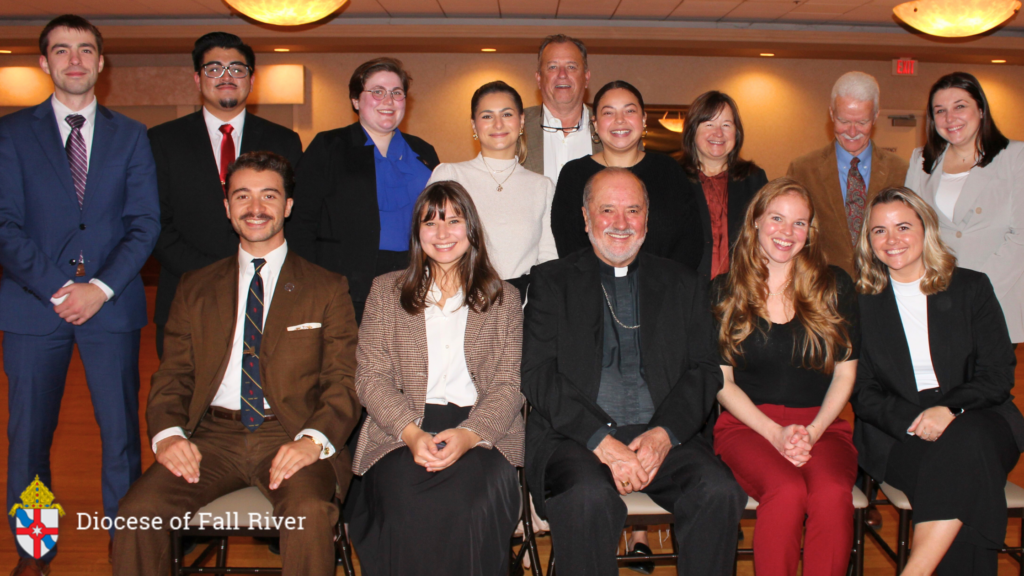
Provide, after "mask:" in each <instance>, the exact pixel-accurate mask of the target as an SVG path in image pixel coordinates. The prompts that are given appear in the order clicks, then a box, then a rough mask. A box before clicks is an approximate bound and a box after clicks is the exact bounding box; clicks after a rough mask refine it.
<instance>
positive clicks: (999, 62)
mask: <svg viewBox="0 0 1024 576" xmlns="http://www.w3.org/2000/svg"><path fill="white" fill-rule="evenodd" d="M992 63H993V64H1006V60H993V61H992Z"/></svg>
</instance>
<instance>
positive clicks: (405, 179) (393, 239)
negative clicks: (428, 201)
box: [363, 128, 431, 252]
mask: <svg viewBox="0 0 1024 576" xmlns="http://www.w3.org/2000/svg"><path fill="white" fill-rule="evenodd" d="M363 132H364V133H365V132H366V129H365V128H363ZM366 145H367V146H373V160H374V166H375V169H376V175H377V209H378V211H379V212H380V245H379V248H380V249H381V250H391V251H394V252H404V251H405V250H408V249H409V232H410V229H411V228H412V207H413V204H415V203H416V199H417V198H419V195H420V192H423V189H424V188H425V187H426V186H427V180H429V179H430V174H431V171H430V168H427V166H426V165H425V164H424V163H423V162H422V161H421V160H420V159H419V158H420V157H419V155H417V154H416V153H415V152H413V151H412V148H409V144H408V143H407V142H406V141H405V138H403V137H402V133H401V132H400V131H398V130H397V129H396V130H395V132H394V134H393V135H392V136H391V142H390V143H389V144H388V155H387V156H383V155H381V153H380V150H379V149H378V148H377V145H376V144H374V143H373V139H372V138H370V134H369V133H366Z"/></svg>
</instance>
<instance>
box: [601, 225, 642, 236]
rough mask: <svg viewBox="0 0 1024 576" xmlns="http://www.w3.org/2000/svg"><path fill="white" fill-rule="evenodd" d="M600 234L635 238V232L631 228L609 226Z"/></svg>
mask: <svg viewBox="0 0 1024 576" xmlns="http://www.w3.org/2000/svg"><path fill="white" fill-rule="evenodd" d="M601 233H602V234H629V235H630V236H636V230H634V229H632V228H616V227H615V226H609V227H607V228H605V229H604V230H603V231H602V232H601Z"/></svg>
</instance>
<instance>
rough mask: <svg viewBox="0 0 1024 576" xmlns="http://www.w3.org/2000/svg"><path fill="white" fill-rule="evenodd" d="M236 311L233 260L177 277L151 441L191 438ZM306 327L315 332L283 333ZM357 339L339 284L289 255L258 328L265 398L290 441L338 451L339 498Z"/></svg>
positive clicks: (149, 417) (352, 418)
mask: <svg viewBox="0 0 1024 576" xmlns="http://www.w3.org/2000/svg"><path fill="white" fill-rule="evenodd" d="M285 286H291V287H292V290H287V289H284V287H285ZM237 313H238V257H237V256H234V255H233V256H230V257H228V258H225V259H223V260H221V261H219V262H216V263H214V264H211V265H210V266H206V267H205V268H201V269H199V270H194V271H192V272H187V273H186V274H185V275H184V276H183V277H182V279H181V284H180V285H179V289H178V291H177V294H175V296H174V303H173V304H172V305H171V314H170V316H169V318H168V320H167V328H166V335H165V338H164V357H163V361H162V362H161V363H160V369H159V370H157V371H156V373H155V374H153V381H152V388H151V390H150V393H149V402H148V403H147V405H146V422H147V423H148V425H149V435H150V440H152V437H153V436H155V435H156V434H158V433H160V432H161V431H162V430H166V429H167V428H171V427H174V426H180V427H181V428H182V429H184V430H185V433H186V434H187V435H188V436H192V434H193V433H194V432H195V430H196V428H197V427H198V426H199V422H200V420H202V418H203V415H204V414H205V413H206V410H207V409H208V408H209V407H210V403H211V402H213V398H214V396H215V395H216V394H217V389H218V388H220V384H221V381H222V380H223V379H224V372H225V370H226V369H227V366H228V361H229V360H230V359H231V358H230V356H231V344H232V341H233V340H234V333H235V317H236V314H237ZM309 322H318V323H320V324H321V327H320V328H318V329H312V330H295V331H288V327H289V326H296V325H299V324H305V323H309ZM356 340H357V328H356V321H355V316H354V314H353V312H352V301H351V299H349V297H348V284H347V283H346V282H345V279H344V278H342V277H341V276H338V275H337V274H332V273H330V272H328V271H326V270H324V269H323V268H320V267H319V266H315V265H313V264H310V263H309V262H307V261H305V260H303V259H302V258H301V257H300V256H298V255H297V254H294V253H293V252H291V251H289V252H288V256H287V257H286V258H285V261H284V265H283V266H282V267H281V276H280V278H278V280H277V288H276V289H275V291H274V298H273V300H272V301H271V303H270V310H269V311H268V312H267V322H266V324H265V325H264V327H263V344H262V346H261V348H260V377H261V378H262V382H263V393H264V394H265V395H266V398H267V402H269V403H270V406H271V408H272V409H273V411H274V414H275V415H276V416H277V417H278V418H279V419H280V420H281V425H282V426H284V429H285V431H286V432H288V435H289V436H291V437H294V436H296V435H297V434H298V433H299V432H300V431H301V430H303V429H306V428H312V429H314V430H317V431H318V432H320V433H322V434H323V435H324V436H326V437H327V439H328V440H329V441H330V442H331V444H333V445H334V447H335V448H336V449H337V450H338V452H337V453H336V454H335V455H334V456H331V457H330V460H331V464H332V466H333V467H334V471H335V473H336V474H337V476H338V484H339V485H340V486H341V490H340V492H339V494H344V493H345V490H346V489H347V487H348V481H349V479H350V478H351V477H352V470H351V455H350V454H349V453H348V449H347V448H346V446H345V440H347V439H348V437H349V434H351V433H352V429H353V428H354V427H355V425H356V422H358V421H359V411H360V408H359V400H358V399H357V398H356V390H355V384H354V380H355V371H356Z"/></svg>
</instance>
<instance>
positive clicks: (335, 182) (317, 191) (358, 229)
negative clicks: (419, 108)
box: [285, 122, 441, 310]
mask: <svg viewBox="0 0 1024 576" xmlns="http://www.w3.org/2000/svg"><path fill="white" fill-rule="evenodd" d="M402 137H403V138H405V141H406V142H407V143H408V144H409V147H410V148H412V151H413V152H415V153H416V154H417V155H418V156H419V157H420V160H421V161H422V162H423V163H424V164H425V165H426V166H427V167H428V168H430V169H431V170H433V169H434V168H436V167H437V165H438V164H440V163H441V162H440V160H438V159H437V153H436V152H434V147H433V146H431V145H430V144H427V143H426V142H424V141H423V140H421V139H419V138H417V137H415V136H413V135H411V134H405V133H403V134H402ZM367 140H368V138H367V137H366V133H365V132H364V131H363V128H362V126H361V125H360V124H359V122H356V123H355V124H351V125H349V126H346V127H344V128H337V129H335V130H328V131H327V132H321V133H319V134H317V135H316V138H314V139H313V142H311V143H310V145H309V147H308V148H307V149H306V153H305V154H304V155H303V156H302V161H301V162H299V169H298V170H297V171H296V175H295V178H296V186H295V206H294V207H293V208H292V216H291V218H290V219H289V221H288V225H287V227H286V228H285V233H286V234H287V237H288V249H289V250H295V252H296V253H298V254H300V255H302V257H304V258H306V259H307V260H310V261H311V262H315V263H317V264H319V265H320V266H323V267H324V268H327V269H328V270H330V271H331V272H337V273H339V274H344V275H345V277H346V278H348V281H349V285H350V290H351V293H352V301H353V302H354V303H355V305H356V309H357V310H361V309H362V306H363V303H364V302H366V296H367V295H368V294H369V293H370V285H371V284H372V283H373V278H374V276H375V275H376V274H375V271H376V264H377V250H378V248H379V246H380V208H379V206H378V205H377V170H376V165H375V163H374V159H373V149H374V147H373V146H372V145H371V146H367V145H366V143H367Z"/></svg>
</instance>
